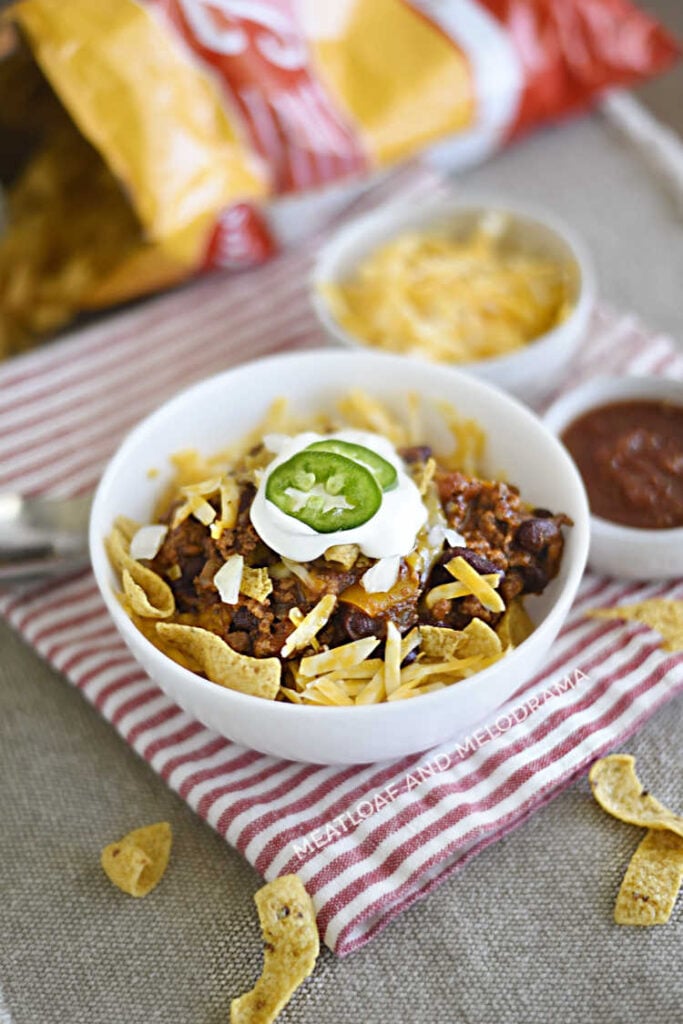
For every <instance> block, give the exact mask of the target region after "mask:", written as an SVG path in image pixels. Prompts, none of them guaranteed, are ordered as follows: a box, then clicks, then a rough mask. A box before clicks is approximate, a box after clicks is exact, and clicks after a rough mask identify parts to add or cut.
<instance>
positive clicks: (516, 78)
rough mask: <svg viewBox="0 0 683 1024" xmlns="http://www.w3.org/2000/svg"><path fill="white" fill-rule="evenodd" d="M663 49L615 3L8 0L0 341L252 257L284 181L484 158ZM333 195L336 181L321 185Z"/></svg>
mask: <svg viewBox="0 0 683 1024" xmlns="http://www.w3.org/2000/svg"><path fill="white" fill-rule="evenodd" d="M675 54H676V47H675V44H674V43H673V41H672V40H671V39H670V38H669V37H668V36H667V35H666V33H665V32H664V31H663V30H662V29H661V28H660V27H659V26H658V25H657V24H656V23H655V22H653V21H652V20H651V19H650V18H648V17H647V16H646V15H645V14H643V13H641V12H639V11H638V10H637V9H636V8H635V7H633V6H632V4H631V3H630V2H629V0H564V2H563V3H556V2H554V0H372V2H369V0H259V2H256V0H115V2H112V0H69V2H68V3H65V2H62V0H20V2H18V3H16V4H14V5H13V6H12V7H11V8H10V9H9V11H8V12H6V15H5V21H4V26H3V27H2V30H1V31H0V100H1V101H0V132H2V139H3V145H2V147H0V149H1V150H2V154H3V156H2V159H1V160H0V177H2V178H3V180H4V181H5V182H7V181H9V182H10V184H9V190H8V194H7V200H6V206H7V219H8V227H7V230H6V231H5V234H4V236H3V238H2V240H1V241H0V355H2V354H7V353H8V352H11V351H15V350H17V349H19V348H21V347H23V346H24V345H25V344H26V343H27V342H28V341H29V340H30V339H31V338H32V337H34V336H35V335H39V334H42V333H46V332H50V331H53V330H55V329H56V328H58V327H60V326H61V325H62V324H63V323H65V322H67V321H68V320H69V319H70V318H71V317H72V316H73V315H74V314H76V313H77V312H78V311H80V310H83V309H89V308H97V307H101V306H106V305H110V304H113V303H118V302H121V301H124V300H127V299H130V298H133V297H135V296H137V295H141V294H144V293H147V292H150V291H154V290H156V289H159V288H163V287H167V286H169V285H171V284H174V283H176V282H178V281H180V280H182V279H183V278H186V277H187V276H189V275H191V274H194V273H198V272H200V271H203V270H206V269H209V268H212V267H239V266H245V265H249V264H253V263H258V262H261V261H263V260H264V259H266V258H267V257H268V256H270V255H271V254H272V253H273V252H274V251H275V250H276V248H277V247H278V244H279V243H281V241H282V237H283V234H284V235H285V236H286V237H290V236H291V225H292V220H293V219H295V220H296V221H297V223H299V224H301V223H307V224H310V221H311V218H310V215H309V213H308V212H307V214H306V216H304V217H302V216H301V207H300V203H301V198H299V199H298V200H297V201H298V203H299V205H298V206H297V207H296V210H297V212H298V215H297V216H296V217H295V218H292V217H291V216H290V217H287V216H286V209H287V202H288V200H289V201H290V202H291V200H292V198H293V197H300V194H301V193H306V194H307V195H310V197H311V202H314V201H315V199H316V197H317V198H318V199H319V198H320V191H321V190H322V189H324V190H325V196H326V206H327V208H329V205H330V192H331V190H334V189H336V190H337V191H338V193H339V197H338V198H341V197H342V196H343V195H346V194H347V189H348V186H349V183H352V182H356V184H357V183H358V182H359V181H360V180H363V179H364V178H366V177H367V176H368V175H369V174H371V173H372V172H373V171H377V170H379V169H381V168H384V167H386V166H388V165H391V164H392V163H395V162H396V161H399V160H401V159H404V158H406V157H408V156H410V155H411V154H413V153H415V152H416V151H418V150H420V149H423V148H425V147H437V149H438V154H439V157H440V158H441V159H442V160H445V161H446V162H447V163H448V164H449V165H450V166H455V167H457V166H462V165H464V164H465V163H467V162H471V161H473V160H479V159H482V158H484V157H485V156H487V155H488V154H489V153H490V152H492V151H493V150H494V149H496V148H497V147H499V146H501V145H503V144H504V143H505V142H507V141H508V140H509V139H511V138H512V137H514V136H516V135H518V134H519V133H520V132H522V131H524V130H527V129H529V128H530V127H532V126H533V125H535V124H537V123H538V122H540V121H542V120H544V119H547V118H549V117H557V116H559V115H562V114H565V113H568V112H571V111H574V110H577V109H579V108H581V107H585V106H586V105H587V104H588V103H589V101H590V99H591V98H592V97H593V96H594V95H595V94H596V93H597V92H598V91H600V90H602V89H603V88H604V87H605V86H607V85H616V84H628V83H630V82H633V81H635V80H637V79H639V78H642V77H644V76H647V75H650V74H652V73H654V72H657V71H659V70H661V69H663V68H665V67H666V66H667V65H669V64H670V63H671V62H672V61H673V59H674V57H675ZM333 198H334V197H333Z"/></svg>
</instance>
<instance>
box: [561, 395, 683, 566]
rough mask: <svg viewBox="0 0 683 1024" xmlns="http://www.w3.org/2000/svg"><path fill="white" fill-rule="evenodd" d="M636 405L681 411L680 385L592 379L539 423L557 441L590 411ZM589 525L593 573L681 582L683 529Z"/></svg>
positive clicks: (598, 520)
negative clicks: (670, 405) (660, 404)
mask: <svg viewBox="0 0 683 1024" xmlns="http://www.w3.org/2000/svg"><path fill="white" fill-rule="evenodd" d="M637 399H646V400H647V399H654V400H657V401H662V400H666V401H669V402H675V403H676V404H677V405H681V406H683V383H681V382H680V381H676V380H667V379H666V378H664V377H594V378H593V379H592V380H589V381H587V382H586V383H585V384H582V385H581V386H580V387H578V388H575V389H574V390H573V391H570V392H569V393H568V394H566V395H564V396H563V397H562V398H559V399H558V400H557V402H555V403H553V405H551V407H550V408H549V409H548V411H547V413H546V414H545V416H544V422H545V423H546V424H547V426H548V427H549V428H550V429H551V430H552V432H553V433H554V434H556V435H557V436H558V437H560V436H561V435H562V433H563V431H564V430H565V428H566V427H568V426H569V424H570V423H572V422H573V421H574V420H576V419H578V417H579V416H581V415H582V414H583V413H585V412H588V410H589V409H595V408H596V407H597V406H600V405H606V404H609V403H611V402H626V401H631V400H637ZM590 522H591V527H590V528H591V542H590V554H589V562H590V565H591V568H592V569H595V571H596V572H602V573H607V574H608V575H610V576H622V577H624V578H626V579H636V580H639V579H672V578H674V577H677V576H683V527H677V528H676V529H672V530H640V529H634V528H633V527H630V526H620V525H619V524H618V523H611V522H609V520H607V519H602V518H601V517H600V516H594V515H591V520H590Z"/></svg>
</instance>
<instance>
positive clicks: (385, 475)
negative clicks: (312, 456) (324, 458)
mask: <svg viewBox="0 0 683 1024" xmlns="http://www.w3.org/2000/svg"><path fill="white" fill-rule="evenodd" d="M306 450H307V451H310V452H315V451H318V452H334V453H335V454H337V455H343V456H344V457H345V458H347V459H351V460H352V461H353V462H357V463H359V464H360V465H361V466H365V468H366V469H369V470H370V472H371V473H372V475H373V476H374V478H375V480H376V481H377V483H378V484H379V486H380V487H381V488H382V490H383V491H390V490H391V488H392V487H395V486H396V481H397V479H398V475H397V473H396V470H395V469H394V467H393V466H392V465H391V463H390V462H387V460H386V459H383V458H382V456H381V455H378V454H377V452H373V451H372V449H371V448H366V447H365V445H363V444H353V443H352V442H351V441H340V440H338V439H337V438H335V437H330V438H328V439H327V441H316V442H315V443H314V444H309V446H308V448H307V449H306Z"/></svg>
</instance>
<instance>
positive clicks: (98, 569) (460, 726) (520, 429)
mask: <svg viewBox="0 0 683 1024" xmlns="http://www.w3.org/2000/svg"><path fill="white" fill-rule="evenodd" d="M359 382H362V385H363V387H364V388H365V389H366V390H367V391H369V392H370V393H372V394H374V395H377V396H379V397H381V398H384V399H387V400H390V401H391V403H392V405H393V407H394V408H395V409H396V411H398V412H400V411H401V409H402V401H403V397H404V396H405V395H406V393H408V392H417V393H418V394H420V395H422V396H424V397H425V398H426V399H427V400H428V401H429V400H436V399H446V400H448V401H449V402H451V403H453V404H454V405H456V406H457V407H458V408H459V409H460V410H461V411H462V412H463V414H465V415H467V416H472V417H475V418H476V419H477V420H478V421H479V423H480V424H481V425H482V426H483V428H484V429H485V430H486V432H487V435H488V453H487V463H488V467H487V468H490V471H491V472H492V473H493V472H495V471H496V469H501V468H503V469H505V471H506V472H507V474H508V476H509V479H510V480H512V481H514V482H515V483H517V484H519V485H520V487H521V490H522V494H523V495H524V496H525V498H526V499H528V500H529V501H531V502H533V503H536V504H538V505H542V506H544V507H550V508H551V509H553V511H555V510H557V511H562V512H566V513H567V514H568V515H570V516H571V517H572V519H573V520H574V524H575V525H574V527H573V528H572V529H571V530H569V531H568V535H567V545H566V550H565V555H564V559H563V562H562V567H561V571H560V573H559V575H558V577H557V578H556V579H555V580H553V581H552V583H551V584H550V586H549V587H548V589H547V590H546V592H545V594H543V596H542V597H540V598H534V599H532V600H531V601H530V602H529V610H530V613H531V615H532V617H533V618H534V621H535V622H536V623H537V629H536V630H535V632H534V633H533V635H532V636H531V637H530V638H529V639H528V640H526V641H525V643H524V644H522V645H521V646H520V647H519V648H517V649H516V650H515V651H513V652H512V653H511V654H510V655H508V656H507V657H506V658H505V659H503V660H502V661H501V662H500V663H498V664H497V665H493V666H492V667H491V668H489V669H487V670H486V671H485V672H482V673H480V674H479V675H477V676H474V677H472V678H471V679H468V680H465V681H464V682H461V683H458V684H457V685H455V686H453V687H451V688H449V689H447V690H443V691H440V692H437V693H433V694H429V695H426V696H423V697H419V698H415V699H413V700H407V701H402V702H396V703H394V704H383V705H377V706H368V707H354V708H316V707H308V706H296V705H290V704H286V703H275V702H270V701H264V700H259V699H258V698H255V697H249V696H245V695H243V694H240V693H236V692H233V691H231V690H227V689H224V688H222V687H219V686H216V685H214V684H213V683H210V682H207V681H206V680H204V679H202V678H200V677H199V676H196V675H194V674H193V673H191V672H189V671H187V670H186V669H183V668H181V667H180V666H179V665H177V664H176V663H175V662H173V661H171V660H170V659H168V658H166V657H165V656H164V655H163V654H162V653H161V652H160V651H159V650H157V648H156V647H154V646H153V645H152V644H151V643H150V642H149V641H147V640H146V639H145V638H144V637H143V636H142V634H141V633H139V632H138V630H137V629H136V628H135V626H134V625H133V624H132V622H131V621H130V620H129V619H128V617H127V616H126V614H125V613H124V611H123V610H122V608H121V607H120V605H119V603H118V601H117V599H116V597H115V593H114V590H115V587H116V581H115V579H114V576H113V574H112V571H111V569H110V567H109V564H108V562H107V557H106V554H105V551H104V546H103V538H104V536H105V535H106V534H107V532H108V531H109V530H110V528H111V525H112V522H113V520H114V518H115V517H116V516H117V515H119V514H121V513H123V514H125V515H128V516H131V517H133V518H135V519H138V520H141V521H143V522H144V521H145V520H147V521H148V520H149V517H150V510H151V508H152V505H153V503H154V499H155V496H156V495H157V494H158V493H159V492H160V490H161V489H162V488H163V487H164V484H165V482H166V479H167V478H168V471H167V470H166V468H165V467H166V466H167V459H168V456H169V455H170V454H171V453H173V452H176V451H178V450H179V449H181V448H186V447H188V446H190V447H197V448H199V449H201V450H203V451H205V452H211V451H215V450H217V449H219V448H220V447H222V446H223V445H225V444H226V443H229V442H230V441H233V440H236V439H238V438H240V437H241V436H243V435H244V434H245V433H246V432H247V431H249V430H250V429H251V428H252V427H254V426H255V425H256V424H257V423H258V421H259V420H260V418H261V417H262V416H263V415H264V414H265V412H266V410H267V408H268V406H269V405H270V403H271V401H272V400H273V399H274V398H275V397H277V396H280V395H286V396H287V397H288V398H289V400H290V402H291V403H292V405H293V406H294V407H296V408H297V409H303V410H306V409H310V410H311V411H313V410H316V409H321V408H329V406H330V404H331V403H333V402H334V400H335V398H336V397H338V396H339V395H341V394H343V393H344V392H345V391H347V390H348V388H349V387H350V386H352V385H358V384H359ZM435 429H436V428H435V426H432V427H429V425H428V429H427V431H426V434H427V436H426V440H427V441H430V440H436V438H434V437H430V434H431V433H432V432H433V431H434V430H435ZM152 466H153V467H158V468H159V469H160V470H161V474H160V476H159V477H158V478H156V479H154V480H150V479H149V478H148V475H147V472H148V470H149V468H150V467H152ZM90 545H91V555H92V563H93V566H94V570H95V576H96V578H97V582H98V585H99V587H100V590H101V591H102V595H103V597H104V600H105V602H106V604H107V607H108V608H109V611H110V613H111V615H112V617H113V619H114V621H115V623H116V625H117V627H118V629H119V631H120V633H121V635H122V637H123V638H124V640H125V642H126V643H127V645H128V647H129V648H130V650H131V651H132V653H133V654H134V656H135V657H136V658H137V660H138V661H139V662H140V664H141V665H142V666H143V667H144V668H145V670H146V671H147V672H148V673H149V675H150V676H151V677H152V679H154V680H155V681H156V682H157V683H158V684H159V686H160V687H161V688H162V689H163V690H164V691H165V692H166V693H167V694H168V695H169V696H170V697H172V698H173V700H175V701H177V703H178V704H180V705H181V706H182V707H183V708H185V709H186V710H187V711H188V712H190V713H191V714H193V715H195V716H196V717H197V718H198V719H199V720H200V721H202V722H204V723H205V724H206V725H208V726H209V727H211V728H212V729H215V730H216V731H218V732H220V733H222V734H223V735H224V736H227V737H228V738H229V739H232V740H234V741H235V742H236V743H240V744H242V745H244V746H247V747H252V748H254V749H256V750H261V751H264V752H265V753H268V754H273V755H277V756H280V757H285V758H291V759H293V760H299V761H312V762H317V763H326V764H338V763H345V764H351V763H365V762H370V761H382V760H385V759H387V758H394V757H398V756H400V755H404V754H407V753H409V752H414V751H420V750H425V749H427V748H428V747H430V746H432V745H434V744H436V743H439V742H441V741H443V740H445V739H447V738H448V737H450V736H455V735H461V734H463V733H464V732H466V731H467V730H468V729H469V728H471V727H472V726H474V725H475V724H476V723H478V722H481V721H482V719H484V718H485V716H487V715H490V713H491V712H492V711H493V710H494V709H495V708H497V707H499V706H500V705H501V704H502V703H503V702H504V701H505V700H506V699H508V698H509V697H510V696H511V695H512V694H513V693H514V692H515V691H516V690H517V689H518V688H519V686H520V685H521V684H522V683H523V682H524V680H526V679H528V678H529V677H530V676H531V674H532V673H533V672H534V671H535V670H536V669H537V668H538V667H539V666H540V665H542V663H543V659H544V658H545V656H546V654H547V652H548V650H549V648H550V646H551V644H552V643H553V640H554V639H555V637H556V635H557V633H558V631H559V629H560V626H561V625H562V622H563V620H564V618H565V616H566V614H567V612H568V611H569V608H570V605H571V603H572V600H573V598H574V595H575V593H576V589H577V587H578V585H579V581H580V579H581V575H582V573H583V570H584V565H585V561H586V555H587V552H588V506H587V502H586V497H585V493H584V490H583V486H582V484H581V480H580V477H579V475H578V473H577V471H576V469H575V468H574V465H573V463H572V462H571V460H570V458H569V456H568V455H567V453H566V452H565V451H564V449H563V447H562V446H561V445H560V444H559V442H558V441H557V440H556V439H555V438H554V437H553V436H552V434H551V433H550V432H549V431H548V430H547V429H546V427H544V426H543V424H542V423H541V422H540V421H539V420H538V419H537V418H536V417H535V416H534V415H533V414H532V413H530V412H529V411H528V410H527V409H526V408H524V406H522V405H520V404H519V403H518V402H516V401H514V400H513V399H511V398H510V397H509V396H507V395H505V394H503V393H502V392H500V391H498V390H497V389H495V388H492V387H491V386H490V385H488V384H485V383H483V382H482V381H478V380H475V379H473V378H471V377H467V376H466V375H465V374H463V373H461V372H459V371H457V370H451V369H445V368H444V367H441V366H433V365H430V364H428V363H424V362H415V361H411V360H408V359H404V358H402V357H399V356H386V355H377V354H375V353H369V352H339V351H330V350H323V351H312V352H306V353H301V354H292V355H287V356H276V357H273V358H270V359H265V360H262V361H259V362H254V363H247V364H245V365H243V366H239V367H237V368H236V369H233V370H229V371H227V372H226V373H223V374H220V375H218V376H216V377H211V378H209V379H208V380H205V381H203V382H202V383H200V384H196V385H195V386H194V387H191V388H190V389H189V390H187V391H184V392H183V393H182V394H180V395H178V396H177V397H176V398H174V399H172V400H171V401H170V402H168V403H167V404H166V405H164V406H162V407H161V408H160V409H159V410H157V412H155V413H153V414H152V415H151V416H149V417H148V418H147V419H145V420H143V421H142V423H140V424H139V425H138V426H137V427H136V428H135V429H134V430H133V431H132V432H131V433H130V434H129V435H128V437H127V438H126V439H125V441H124V442H123V444H122V445H121V447H120V448H119V450H118V452H117V453H116V455H115V456H114V457H113V459H112V460H111V462H110V463H109V465H108V467H107V469H106V470H105V473H104V476H103V478H102V481H101V483H100V485H99V488H98V490H97V494H96V496H95V501H94V505H93V511H92V519H91V526H90Z"/></svg>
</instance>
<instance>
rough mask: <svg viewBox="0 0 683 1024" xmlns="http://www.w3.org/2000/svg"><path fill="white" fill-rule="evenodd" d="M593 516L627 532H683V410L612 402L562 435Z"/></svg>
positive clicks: (656, 404)
mask: <svg viewBox="0 0 683 1024" xmlns="http://www.w3.org/2000/svg"><path fill="white" fill-rule="evenodd" d="M562 440H563V441H564V443H565V445H566V446H567V448H568V449H569V451H570V452H571V455H572V457H573V459H574V461H575V462H576V465H577V466H578V468H579V471H580V473H581V476H582V477H583V482H584V484H585V485H586V491H587V492H588V501H589V503H590V507H591V511H592V512H593V514H594V515H597V516H601V517H602V518H603V519H609V520H611V521H612V522H613V523H620V524H622V525H623V526H634V527H638V528H640V529H645V530H665V529H670V528H672V527H676V526H683V406H680V405H674V404H672V403H670V402H664V401H646V400H641V401H633V402H631V401H628V402H613V403H611V404H609V405H602V406H599V407H598V408H597V409H591V410H590V411H589V412H587V413H584V415H583V416H580V417H579V418H578V419H576V420H574V422H573V423H571V424H570V425H569V426H568V427H567V428H566V430H565V431H564V433H563V435H562Z"/></svg>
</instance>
